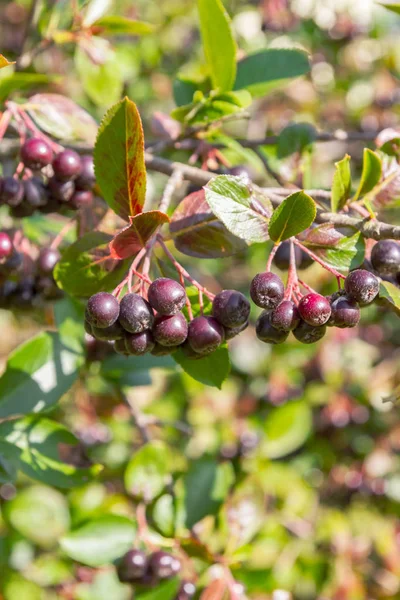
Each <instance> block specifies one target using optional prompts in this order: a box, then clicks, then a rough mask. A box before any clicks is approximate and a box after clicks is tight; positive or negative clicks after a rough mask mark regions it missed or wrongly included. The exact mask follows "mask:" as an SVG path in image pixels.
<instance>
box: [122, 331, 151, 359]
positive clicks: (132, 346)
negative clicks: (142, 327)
mask: <svg viewBox="0 0 400 600" xmlns="http://www.w3.org/2000/svg"><path fill="white" fill-rule="evenodd" d="M125 346H126V349H127V351H128V353H129V354H133V355H134V356H140V355H142V354H146V353H147V352H151V351H152V350H153V348H154V338H153V336H152V334H151V332H150V331H142V332H141V333H129V334H128V335H127V336H126V338H125Z"/></svg>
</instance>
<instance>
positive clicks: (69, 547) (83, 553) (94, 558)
mask: <svg viewBox="0 0 400 600" xmlns="http://www.w3.org/2000/svg"><path fill="white" fill-rule="evenodd" d="M135 534H136V527H135V524H134V523H133V522H132V521H131V520H130V519H127V518H126V517H122V516H119V515H106V516H102V517H99V518H98V519H94V520H92V521H89V522H88V523H85V525H82V527H80V528H79V529H76V530H75V531H71V532H70V533H68V534H67V535H65V536H64V537H63V538H62V539H61V541H60V546H61V549H62V551H63V552H64V553H65V554H66V555H67V556H69V558H72V560H76V561H78V562H80V563H83V564H84V565H89V566H90V567H101V566H102V565H109V563H111V562H113V561H115V560H117V559H119V558H121V557H122V556H123V555H124V554H125V553H126V552H127V551H128V550H130V549H131V548H132V545H133V542H134V540H135Z"/></svg>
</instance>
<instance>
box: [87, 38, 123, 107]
mask: <svg viewBox="0 0 400 600" xmlns="http://www.w3.org/2000/svg"><path fill="white" fill-rule="evenodd" d="M101 41H102V42H104V40H101ZM98 43H99V38H96V37H92V38H91V41H90V45H91V46H96V45H97V44H98ZM95 50H96V49H95V48H92V52H95ZM75 66H76V70H77V72H78V75H79V79H80V81H81V84H82V86H83V89H84V90H85V92H86V93H87V95H88V96H89V98H90V99H91V100H92V101H93V102H94V103H95V104H96V105H97V106H101V107H103V108H104V107H106V106H110V104H115V102H118V101H119V99H120V98H121V95H122V90H123V85H124V82H123V78H122V70H121V68H120V64H119V60H118V57H117V55H116V53H115V52H114V51H112V50H110V49H107V56H106V58H105V59H104V62H101V63H95V62H93V60H91V59H90V57H89V56H88V54H87V52H86V51H85V50H83V49H82V48H81V47H80V46H77V48H76V50H75Z"/></svg>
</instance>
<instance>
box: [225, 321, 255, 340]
mask: <svg viewBox="0 0 400 600" xmlns="http://www.w3.org/2000/svg"><path fill="white" fill-rule="evenodd" d="M248 326H249V322H248V321H246V323H243V325H240V327H224V331H225V339H226V341H228V340H232V339H233V338H234V337H236V336H237V335H239V333H242V331H244V330H245V329H247V327H248Z"/></svg>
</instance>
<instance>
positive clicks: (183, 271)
mask: <svg viewBox="0 0 400 600" xmlns="http://www.w3.org/2000/svg"><path fill="white" fill-rule="evenodd" d="M157 241H158V243H159V245H160V246H161V248H162V249H163V250H164V252H165V254H166V256H167V257H168V258H169V260H170V261H171V262H172V264H173V265H174V267H175V269H176V270H177V272H178V273H179V274H180V275H181V276H182V277H184V279H187V280H188V281H190V283H191V284H192V285H194V286H195V287H196V288H197V289H198V290H200V291H201V292H203V294H204V295H205V296H207V298H209V299H210V300H211V301H212V300H214V298H215V295H214V294H212V293H211V292H209V291H208V290H207V289H206V288H205V287H204V286H202V285H201V283H199V282H198V281H196V279H193V277H192V276H191V275H190V273H188V272H187V271H186V269H185V268H184V267H182V265H181V264H180V263H179V262H178V261H177V260H176V259H175V257H174V256H173V254H172V253H171V252H170V251H169V250H168V248H167V246H166V244H164V240H163V239H162V238H161V237H158V238H157Z"/></svg>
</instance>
